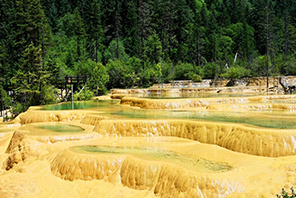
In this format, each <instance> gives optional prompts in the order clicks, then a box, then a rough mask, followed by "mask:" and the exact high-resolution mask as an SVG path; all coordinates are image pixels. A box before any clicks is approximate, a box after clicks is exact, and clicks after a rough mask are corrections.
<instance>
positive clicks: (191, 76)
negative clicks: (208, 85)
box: [187, 72, 202, 82]
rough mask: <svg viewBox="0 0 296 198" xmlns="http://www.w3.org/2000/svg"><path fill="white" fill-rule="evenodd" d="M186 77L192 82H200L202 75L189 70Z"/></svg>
mask: <svg viewBox="0 0 296 198" xmlns="http://www.w3.org/2000/svg"><path fill="white" fill-rule="evenodd" d="M187 76H188V79H190V80H192V81H193V82H201V81H202V77H201V76H200V75H198V74H196V73H193V72H190V73H188V74H187Z"/></svg>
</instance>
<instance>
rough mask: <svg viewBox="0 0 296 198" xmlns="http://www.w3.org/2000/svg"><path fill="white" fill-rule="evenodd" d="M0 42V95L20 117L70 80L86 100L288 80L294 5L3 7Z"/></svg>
mask: <svg viewBox="0 0 296 198" xmlns="http://www.w3.org/2000/svg"><path fill="white" fill-rule="evenodd" d="M0 39H1V40H0V74H1V75H0V93H1V96H2V98H3V99H2V100H4V103H5V105H6V106H11V105H13V109H14V111H15V113H16V114H17V113H18V112H21V111H24V110H26V109H27V108H28V107H29V106H32V105H39V104H49V103H54V102H56V95H55V94H56V93H57V92H58V89H57V88H58V87H57V82H59V81H60V80H62V79H63V78H64V77H65V76H67V75H87V76H88V81H87V84H86V88H85V89H86V90H87V92H86V93H87V94H89V95H93V94H94V95H101V94H104V93H106V92H107V91H108V90H110V89H112V88H137V87H138V88H139V87H149V86H151V85H153V84H154V83H166V82H170V81H172V80H192V81H201V80H202V79H217V78H241V77H257V76H266V75H269V76H279V75H295V74H296V1H295V0H108V1H102V0H80V1H74V0H1V7H0ZM8 91H14V93H15V95H14V98H13V100H11V98H10V97H9V96H8V95H7V92H8ZM12 101H13V104H12Z"/></svg>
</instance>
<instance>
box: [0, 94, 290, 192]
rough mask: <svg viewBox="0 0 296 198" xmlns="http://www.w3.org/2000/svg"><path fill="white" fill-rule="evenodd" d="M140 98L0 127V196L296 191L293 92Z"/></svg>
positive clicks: (37, 114)
mask: <svg viewBox="0 0 296 198" xmlns="http://www.w3.org/2000/svg"><path fill="white" fill-rule="evenodd" d="M135 94H138V95H136V96H135ZM139 94H142V96H145V94H146V91H141V90H138V91H133V93H127V92H125V91H123V90H120V91H114V94H113V95H110V96H111V98H113V99H111V98H110V96H104V97H103V98H98V99H99V100H98V101H93V102H91V105H92V106H90V107H85V109H76V110H69V109H64V110H55V108H54V107H52V108H51V107H50V108H46V107H45V108H44V107H31V108H30V109H29V110H28V111H27V112H25V113H23V114H21V115H19V116H18V117H17V118H16V119H15V120H14V121H12V122H9V123H1V124H0V163H1V166H0V197H276V194H279V193H280V192H281V189H282V188H290V187H292V186H295V185H296V172H295V171H296V156H295V155H296V123H295V118H296V114H295V108H296V96H295V95H256V94H253V95H252V94H249V95H248V94H246V93H242V94H239V95H233V94H215V95H214V96H213V94H212V95H209V96H208V97H206V95H202V96H203V97H198V95H194V97H184V96H179V95H178V93H175V94H172V93H170V94H168V93H167V94H168V95H151V94H150V95H149V94H148V97H142V96H141V95H139ZM146 96H147V95H146ZM101 99H104V100H101ZM63 105H64V104H60V105H59V106H63ZM49 109H50V110H49ZM57 109H59V108H57Z"/></svg>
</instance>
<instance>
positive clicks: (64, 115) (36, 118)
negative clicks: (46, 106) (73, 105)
mask: <svg viewBox="0 0 296 198" xmlns="http://www.w3.org/2000/svg"><path fill="white" fill-rule="evenodd" d="M40 108H41V107H30V108H29V109H28V110H27V111H26V112H25V113H21V114H20V115H19V116H18V117H17V118H16V119H15V121H17V122H19V123H21V124H29V123H38V122H68V121H73V120H82V119H83V118H84V117H85V116H86V115H87V114H88V113H91V112H90V111H86V110H83V111H82V110H59V111H45V110H40Z"/></svg>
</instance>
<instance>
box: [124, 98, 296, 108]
mask: <svg viewBox="0 0 296 198" xmlns="http://www.w3.org/2000/svg"><path fill="white" fill-rule="evenodd" d="M295 98H296V95H271V96H256V97H238V98H234V97H233V98H231V97H228V98H190V99H174V100H165V99H148V98H137V97H124V98H122V99H121V104H123V105H130V106H136V107H140V108H142V109H182V108H192V107H207V106H208V105H209V104H246V103H250V102H260V101H263V100H283V99H295Z"/></svg>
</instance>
